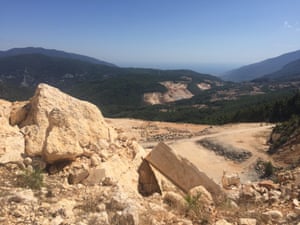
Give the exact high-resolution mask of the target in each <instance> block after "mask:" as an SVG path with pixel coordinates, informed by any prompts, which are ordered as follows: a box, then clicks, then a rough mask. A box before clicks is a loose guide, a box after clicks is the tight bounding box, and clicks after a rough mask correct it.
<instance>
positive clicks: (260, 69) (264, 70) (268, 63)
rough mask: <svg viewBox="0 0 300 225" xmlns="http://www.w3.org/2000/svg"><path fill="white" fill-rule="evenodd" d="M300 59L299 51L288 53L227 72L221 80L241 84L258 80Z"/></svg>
mask: <svg viewBox="0 0 300 225" xmlns="http://www.w3.org/2000/svg"><path fill="white" fill-rule="evenodd" d="M297 59H300V50H296V51H293V52H288V53H285V54H282V55H279V56H276V57H272V58H269V59H265V60H263V61H260V62H256V63H252V64H249V65H245V66H242V67H240V68H237V69H234V70H231V71H228V72H227V73H226V74H225V75H223V76H222V77H221V78H222V79H224V80H228V81H235V82H242V81H251V80H254V79H256V78H260V77H262V76H264V75H266V74H271V73H274V72H276V71H278V70H280V69H282V68H283V67H284V66H285V65H287V64H288V63H291V62H293V61H295V60H297Z"/></svg>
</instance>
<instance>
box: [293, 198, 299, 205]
mask: <svg viewBox="0 0 300 225" xmlns="http://www.w3.org/2000/svg"><path fill="white" fill-rule="evenodd" d="M293 205H294V206H295V207H299V201H298V199H296V198H294V199H293Z"/></svg>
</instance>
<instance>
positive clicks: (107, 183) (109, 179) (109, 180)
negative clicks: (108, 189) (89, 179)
mask: <svg viewBox="0 0 300 225" xmlns="http://www.w3.org/2000/svg"><path fill="white" fill-rule="evenodd" d="M115 184H116V181H115V180H114V179H113V178H112V177H105V178H104V179H103V181H102V185H103V186H113V185H115Z"/></svg>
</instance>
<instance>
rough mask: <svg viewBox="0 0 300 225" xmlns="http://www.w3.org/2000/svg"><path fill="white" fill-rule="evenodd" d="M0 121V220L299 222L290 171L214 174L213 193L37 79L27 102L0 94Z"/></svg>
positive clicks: (190, 171) (202, 178) (298, 190)
mask: <svg viewBox="0 0 300 225" xmlns="http://www.w3.org/2000/svg"><path fill="white" fill-rule="evenodd" d="M0 123H1V127H0V143H1V146H0V205H1V207H0V224H5V225H13V224H20V225H25V224H26V225H27V224H41V225H49V224H50V225H68V224H75V225H89V224H93V225H98V224H103V225H108V224H114V225H123V224H124V225H138V224H141V225H143V224H146V225H150V224H151V225H169V224H172V225H192V224H196V225H198V224H216V225H256V224H257V225H260V224H266V225H271V224H280V225H283V224H291V225H299V224H300V203H299V201H300V168H294V169H287V170H285V171H284V170H282V171H281V172H280V173H278V174H276V175H277V176H276V177H275V179H276V180H277V181H278V182H274V181H271V180H260V181H257V182H247V183H241V181H240V179H239V175H238V174H226V173H224V175H223V178H222V181H221V184H222V186H223V189H222V187H220V186H219V185H218V184H216V183H215V182H214V181H212V180H211V179H209V178H208V177H207V175H206V174H205V173H203V172H201V171H199V170H198V169H197V168H196V167H195V166H193V164H192V163H190V162H189V161H188V160H186V159H184V158H182V157H179V156H178V155H176V154H175V152H173V150H172V149H170V148H169V147H168V146H167V145H166V144H163V143H160V144H159V145H158V146H156V147H155V148H154V149H153V150H152V151H151V152H148V154H146V151H145V150H144V149H143V148H142V147H141V146H140V145H139V144H138V143H137V142H136V139H134V138H129V137H128V136H127V135H126V134H125V133H122V132H119V131H118V130H116V129H114V128H112V127H110V126H109V125H108V124H106V123H105V121H104V118H103V117H102V114H101V112H100V111H99V110H98V108H97V107H96V106H94V105H92V104H91V103H87V102H84V101H80V100H78V99H75V98H73V97H71V96H68V95H66V94H64V93H62V92H60V91H59V90H58V89H56V88H53V87H50V86H48V85H46V84H40V85H39V86H38V88H37V90H36V92H35V95H34V96H33V97H32V98H31V99H30V100H29V101H24V102H14V103H10V102H8V101H4V100H0ZM158 135H159V134H158ZM181 135H191V134H190V133H189V134H188V132H186V133H182V134H181ZM158 137H159V136H157V137H155V138H158ZM165 138H167V137H165ZM172 138H174V137H172ZM176 138H177V137H176ZM39 182H40V183H39ZM32 185H37V186H32ZM39 185H40V186H39ZM29 187H32V188H31V189H30V188H29ZM33 187H36V188H33Z"/></svg>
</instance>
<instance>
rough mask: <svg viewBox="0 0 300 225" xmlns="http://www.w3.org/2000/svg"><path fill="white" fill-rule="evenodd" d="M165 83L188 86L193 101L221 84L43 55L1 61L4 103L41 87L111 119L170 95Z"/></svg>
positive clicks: (179, 73)
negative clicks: (148, 96)
mask: <svg viewBox="0 0 300 225" xmlns="http://www.w3.org/2000/svg"><path fill="white" fill-rule="evenodd" d="M164 81H171V82H175V83H177V82H181V83H183V84H187V85H188V89H189V91H190V92H191V93H192V94H193V95H198V94H201V95H203V93H204V92H205V91H203V90H202V89H200V88H199V86H198V85H199V84H201V83H202V84H204V85H205V84H206V85H208V86H209V87H210V88H211V89H214V88H220V87H219V86H220V85H222V84H223V82H222V81H221V79H219V78H217V77H214V76H211V75H207V74H200V73H197V72H194V71H190V70H157V69H145V68H121V67H116V66H107V65H102V64H95V63H90V62H85V61H83V60H78V59H70V58H63V57H57V56H55V57H54V56H46V55H44V54H40V53H39V54H36V53H34V54H21V55H13V56H2V57H0V98H5V99H8V100H22V99H27V98H28V97H30V96H31V95H32V93H33V91H34V90H35V88H36V86H37V84H39V83H47V84H50V85H52V86H55V87H58V88H60V89H62V90H63V91H65V92H67V93H69V94H72V95H73V96H75V97H78V98H81V99H85V100H88V101H91V102H93V103H95V104H96V105H98V106H99V107H101V109H102V110H103V112H104V113H107V114H110V115H112V114H114V113H119V112H122V111H124V110H129V109H130V110H136V107H143V106H145V102H144V94H145V93H152V92H160V93H164V92H166V91H167V89H166V87H165V86H164V85H162V84H161V82H164ZM107 114H106V115H107Z"/></svg>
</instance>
